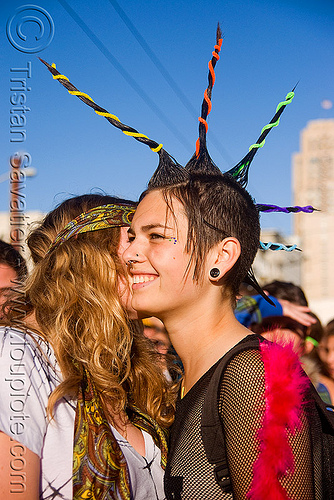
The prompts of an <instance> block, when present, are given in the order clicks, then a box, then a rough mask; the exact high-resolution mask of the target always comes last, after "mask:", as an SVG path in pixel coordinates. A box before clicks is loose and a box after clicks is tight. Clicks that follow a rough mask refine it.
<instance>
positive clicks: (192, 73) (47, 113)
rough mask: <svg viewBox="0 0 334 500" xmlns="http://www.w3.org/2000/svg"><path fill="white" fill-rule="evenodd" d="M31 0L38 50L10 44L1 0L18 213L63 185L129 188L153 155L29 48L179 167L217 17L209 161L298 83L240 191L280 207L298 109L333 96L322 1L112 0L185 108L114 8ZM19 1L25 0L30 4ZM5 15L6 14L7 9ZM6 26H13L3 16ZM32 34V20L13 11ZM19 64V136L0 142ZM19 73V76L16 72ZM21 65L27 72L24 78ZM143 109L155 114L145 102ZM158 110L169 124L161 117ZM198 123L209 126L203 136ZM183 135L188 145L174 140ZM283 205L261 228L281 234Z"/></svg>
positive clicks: (1, 145)
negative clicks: (21, 175) (21, 187)
mask: <svg viewBox="0 0 334 500" xmlns="http://www.w3.org/2000/svg"><path fill="white" fill-rule="evenodd" d="M64 1H65V0H61V1H59V2H58V1H56V0H52V1H51V0H40V1H39V2H38V3H35V4H33V5H35V6H38V7H41V8H42V9H45V10H46V11H47V12H48V13H49V15H50V16H51V18H52V20H53V23H54V37H53V39H52V41H51V43H50V44H49V45H48V47H46V48H45V49H43V50H42V51H41V52H38V53H24V52H21V51H19V50H17V49H16V48H14V47H13V46H12V45H11V44H10V43H9V41H8V38H7V35H6V22H7V20H8V19H10V18H11V17H12V16H13V15H14V14H15V12H16V10H15V9H17V8H20V7H21V6H23V5H25V2H24V1H23V2H22V1H17V0H11V1H9V0H7V1H3V2H2V3H1V7H0V11H1V16H0V18H1V25H0V36H1V47H2V50H1V55H0V61H1V68H2V78H1V82H0V90H1V93H0V96H1V98H0V102H1V109H0V112H1V115H0V116H1V120H0V154H1V164H2V167H1V169H0V174H1V173H3V172H5V171H6V170H7V168H8V167H7V166H8V159H9V157H10V155H11V154H13V153H14V152H15V151H17V150H21V151H22V150H23V151H27V152H28V153H29V154H30V155H31V157H32V165H33V166H34V167H35V168H36V169H37V170H38V174H37V176H36V177H35V178H32V179H27V181H26V188H25V196H26V203H27V209H28V210H34V209H39V210H42V211H48V210H50V209H52V208H53V207H54V206H55V205H56V204H58V203H59V202H61V201H62V200H63V199H65V198H67V197H68V196H69V195H72V194H82V193H85V192H90V191H92V190H93V191H94V190H97V189H102V190H104V191H105V192H107V193H111V194H116V195H119V196H123V197H128V198H131V199H137V198H138V196H139V195H140V193H141V191H142V190H143V189H144V188H145V186H146V183H147V181H148V179H149V177H150V176H151V175H152V173H153V172H154V170H155V168H156V166H157V163H158V155H157V154H156V153H153V152H152V151H151V150H150V149H149V148H148V147H147V146H144V145H142V144H140V143H138V142H137V141H135V140H134V139H132V138H129V137H126V136H125V135H124V134H122V133H121V132H120V131H118V130H116V129H115V128H113V127H112V126H111V125H110V124H109V123H108V122H107V121H106V120H105V119H103V118H101V117H98V116H97V115H96V114H95V113H94V112H93V111H92V110H91V109H90V108H88V107H87V106H85V105H84V104H83V103H82V102H81V101H80V100H79V99H77V98H75V97H73V96H70V95H69V94H68V93H67V91H66V90H65V89H64V88H63V87H62V86H61V85H60V84H59V83H58V82H56V81H54V80H53V79H52V77H51V75H50V74H49V72H48V71H47V70H46V68H45V67H44V66H43V65H42V64H41V63H40V62H39V60H38V59H37V56H40V57H42V58H43V59H45V60H46V61H48V62H49V63H52V62H55V63H56V65H57V69H58V70H59V71H60V72H61V73H63V74H65V75H66V76H68V78H69V79H70V81H71V82H72V83H73V84H74V85H76V86H77V87H78V88H79V89H80V90H81V91H83V92H86V93H88V94H89V95H90V96H91V97H92V98H93V99H94V100H95V101H96V102H97V103H98V104H100V105H101V106H102V107H105V108H106V109H107V110H108V111H110V112H111V113H113V114H115V115H117V116H118V117H119V118H120V119H121V120H122V121H123V122H124V123H126V124H128V125H131V126H133V127H134V128H136V129H137V130H139V131H140V132H142V133H144V134H146V135H148V136H149V137H150V138H152V139H154V140H156V141H157V142H162V143H163V144H164V148H165V149H166V150H167V151H168V152H169V153H171V154H172V155H173V156H174V157H175V158H176V159H177V160H178V161H179V162H180V163H181V164H185V163H186V162H187V161H188V159H189V158H190V156H191V155H192V153H193V150H194V147H195V141H196V139H197V134H198V122H197V117H198V114H199V111H200V105H201V102H202V96H203V91H204V89H205V88H206V85H207V63H208V60H209V58H210V56H211V52H212V49H213V45H214V42H215V29H216V24H217V21H219V22H220V24H221V27H222V31H223V34H224V41H223V47H222V51H221V58H220V61H219V62H218V64H217V66H216V84H215V87H214V91H213V98H212V102H213V108H212V112H211V114H210V117H209V120H208V121H209V133H208V139H209V140H208V147H209V151H210V154H211V156H212V158H213V160H214V161H215V162H216V164H217V165H218V166H219V167H220V168H221V170H223V171H224V170H227V169H229V168H230V167H232V166H233V165H234V164H235V163H237V162H238V161H239V160H240V159H241V158H242V157H243V156H244V154H245V153H246V152H247V150H248V147H249V146H250V145H251V144H253V143H254V142H255V141H256V139H257V137H258V136H259V133H260V131H261V128H262V127H263V125H265V124H266V123H268V121H269V120H270V119H271V118H272V116H273V114H274V112H275V108H276V105H277V104H278V102H279V101H281V100H283V99H284V98H285V96H286V94H287V93H288V92H289V91H290V90H291V89H292V87H293V86H294V85H295V84H296V82H297V81H299V85H298V87H297V89H296V95H295V98H294V100H293V102H292V104H290V105H289V106H288V107H287V108H286V110H285V111H284V113H283V115H282V118H281V123H280V125H279V127H278V128H276V129H274V130H273V131H272V132H271V133H270V134H269V136H268V138H267V141H266V145H265V147H264V148H263V149H262V150H260V151H259V152H258V154H257V155H256V157H255V159H254V161H253V165H252V168H251V173H250V182H249V185H248V189H249V191H250V192H251V194H252V195H253V196H254V197H255V199H256V201H257V202H259V203H274V204H278V205H280V204H281V205H289V204H290V203H291V201H292V193H291V156H292V154H293V153H294V152H296V151H298V150H299V134H300V131H301V130H302V129H303V128H304V127H305V126H306V124H307V122H308V121H309V120H313V119H318V118H333V117H334V111H333V109H334V108H332V109H330V110H324V109H322V108H321V106H320V103H321V101H323V100H324V99H329V100H331V101H334V90H333V81H334V64H333V54H334V5H333V2H332V1H330V0H328V1H326V0H312V1H307V0H300V1H299V0H290V1H285V0H273V1H271V2H268V1H264V0H258V1H253V2H251V1H246V0H224V1H223V0H221V1H220V0H218V1H216V2H208V1H206V0H202V1H201V0H199V1H196V2H190V1H188V0H184V1H182V0H179V1H177V2H176V1H165V2H162V1H160V0H155V1H153V0H147V1H145V2H138V1H135V0H128V1H127V2H125V1H124V0H118V3H119V5H120V6H121V8H122V9H123V11H124V12H125V14H126V15H127V17H128V18H129V19H130V20H131V22H132V23H133V25H134V26H135V28H136V29H137V30H138V32H139V33H140V34H141V35H142V37H143V38H144V39H145V41H146V43H147V44H148V46H149V47H150V49H151V50H152V51H153V52H154V53H155V55H156V56H157V57H158V59H159V61H160V62H161V63H162V64H163V65H164V67H165V68H166V70H167V71H168V72H169V74H170V75H171V76H172V77H173V79H174V80H175V82H176V84H177V85H178V87H179V88H181V89H182V91H183V92H184V94H186V96H187V98H188V100H189V101H190V103H191V104H192V106H193V108H194V112H189V111H188V109H187V108H186V107H185V106H184V105H183V103H182V101H181V100H180V98H179V96H177V95H176V94H175V93H174V92H173V91H172V89H171V88H170V87H169V85H168V84H167V82H166V80H165V79H164V78H163V77H162V75H161V74H160V73H159V71H158V69H157V68H156V66H155V65H154V64H153V63H152V61H151V60H150V58H149V57H148V56H147V54H146V53H145V52H144V50H143V48H142V47H141V46H140V44H139V43H138V41H137V40H136V38H135V37H134V36H133V34H132V33H131V32H130V30H129V29H128V27H127V26H126V24H125V23H124V22H123V20H122V19H121V17H120V16H119V14H118V13H117V12H116V10H115V8H114V7H113V1H112V0H95V1H94V2H92V1H90V2H88V1H80V2H79V1H78V0H66V5H67V6H69V7H67V9H66V8H64ZM29 5H32V4H29ZM69 9H73V11H74V12H75V15H77V16H80V18H81V19H82V21H83V22H84V23H85V25H86V26H88V28H89V29H90V30H91V32H92V33H93V34H94V35H95V36H96V37H97V38H98V42H97V43H101V44H103V47H104V49H102V50H104V51H108V54H109V55H108V57H109V59H112V60H114V61H116V63H115V64H116V65H117V64H121V65H122V66H123V68H125V70H126V71H127V73H128V74H129V75H130V76H131V78H132V79H133V86H136V85H137V86H138V88H139V93H141V94H142V91H144V92H145V93H146V95H148V96H149V98H150V101H151V104H148V102H147V98H143V96H142V95H139V94H138V92H136V90H135V89H134V88H133V86H131V85H130V83H129V81H128V79H127V78H125V77H124V75H123V74H121V73H120V72H119V71H118V69H117V68H116V67H115V65H113V64H112V63H111V62H110V60H108V59H107V58H106V56H105V55H104V54H103V53H102V52H101V51H100V50H99V48H98V47H97V46H96V45H94V43H93V42H92V41H91V39H90V38H89V37H88V36H87V34H86V33H85V32H84V31H83V29H82V28H81V27H80V26H79V25H78V23H77V22H76V21H75V20H74V19H73V18H72V17H71V16H70V15H69V13H68V10H69ZM15 19H16V18H15ZM11 26H12V28H11V29H13V24H12V25H11ZM24 33H25V34H26V36H27V37H28V41H29V37H30V39H31V37H32V36H35V35H36V33H37V24H36V23H32V22H26V23H25V26H24ZM28 63H31V69H32V74H31V78H30V79H29V81H28V79H26V80H27V85H29V87H30V89H31V90H30V91H26V105H27V106H28V107H29V108H30V111H27V112H26V115H25V116H26V125H25V130H26V140H25V142H23V143H13V142H10V138H11V137H13V135H11V133H10V116H11V110H12V109H13V105H12V104H11V103H10V98H11V95H12V94H13V92H11V90H10V89H11V85H12V84H11V82H10V79H11V77H13V74H14V73H13V71H11V70H13V68H23V67H27V64H28ZM19 75H20V76H22V73H20V74H19ZM24 76H26V75H24ZM154 109H155V111H154ZM166 118H167V119H168V124H167V123H166ZM210 133H212V135H213V136H214V138H213V141H211V140H210V137H211V136H210ZM181 135H182V136H183V137H186V140H187V143H186V144H185V141H184V140H183V139H182V138H181ZM7 207H8V182H3V183H1V184H0V210H1V211H4V210H7ZM290 223H291V218H290V216H287V215H276V214H274V215H265V216H262V225H263V227H277V228H278V229H280V230H282V231H285V232H290V230H291V226H290Z"/></svg>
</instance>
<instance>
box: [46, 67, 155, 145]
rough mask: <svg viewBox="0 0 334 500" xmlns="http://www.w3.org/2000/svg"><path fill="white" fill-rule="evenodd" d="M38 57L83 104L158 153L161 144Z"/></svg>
mask: <svg viewBox="0 0 334 500" xmlns="http://www.w3.org/2000/svg"><path fill="white" fill-rule="evenodd" d="M39 59H40V61H41V62H42V63H43V64H45V66H46V67H47V68H48V70H49V71H50V73H52V75H53V78H54V79H55V80H58V81H59V83H61V84H62V85H63V87H65V88H66V89H67V90H68V92H69V93H70V94H71V95H75V96H77V97H78V98H79V99H81V101H82V102H84V103H85V104H87V105H88V106H90V107H91V108H93V109H94V111H95V113H97V114H98V115H100V116H103V117H104V118H106V119H107V120H108V122H109V123H111V124H112V125H113V126H114V127H116V128H118V129H120V130H121V131H122V132H123V134H125V135H129V136H130V137H133V138H134V139H136V140H137V141H139V142H142V143H143V144H146V145H147V146H148V147H149V148H150V149H151V150H152V151H154V152H155V153H159V152H160V151H161V150H162V144H159V143H157V142H155V141H153V140H152V139H149V138H148V137H147V136H146V135H144V134H141V133H140V132H138V130H136V129H134V128H132V127H129V126H128V125H125V124H124V123H122V122H121V121H120V119H119V118H118V117H117V116H115V115H112V114H111V113H109V111H107V110H106V109H104V108H101V106H99V105H98V104H96V103H95V102H94V101H93V99H92V98H91V97H90V96H89V95H88V94H85V93H84V92H80V90H78V89H77V88H76V87H75V86H74V85H73V84H72V83H71V82H70V81H69V79H68V78H67V76H65V75H61V74H60V73H59V71H57V69H56V65H55V64H52V66H50V64H48V63H47V62H46V61H43V59H41V58H39Z"/></svg>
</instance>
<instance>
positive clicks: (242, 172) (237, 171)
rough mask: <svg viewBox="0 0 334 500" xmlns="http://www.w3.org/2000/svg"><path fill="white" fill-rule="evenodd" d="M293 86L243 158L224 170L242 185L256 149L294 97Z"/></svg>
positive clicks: (245, 182) (276, 123)
mask: <svg viewBox="0 0 334 500" xmlns="http://www.w3.org/2000/svg"><path fill="white" fill-rule="evenodd" d="M295 88H296V87H294V88H293V90H292V91H291V92H289V93H288V94H287V96H286V98H285V101H282V102H280V103H279V104H278V106H277V108H276V113H275V115H274V116H273V118H272V119H271V121H270V122H269V123H268V124H267V125H265V126H264V127H263V129H262V130H261V134H260V137H259V138H258V140H257V141H256V143H255V144H252V145H251V146H250V147H249V151H248V153H247V154H246V156H244V157H243V159H242V160H241V161H239V163H237V165H236V166H235V167H233V168H231V170H229V171H228V172H226V173H228V174H230V175H232V176H233V177H234V178H235V179H236V180H237V181H238V182H239V183H240V184H241V185H242V186H244V187H245V186H246V185H247V182H248V171H249V167H250V164H251V162H252V160H253V158H254V156H255V155H256V153H257V151H258V149H259V148H262V147H263V146H264V144H265V138H266V137H267V135H268V134H269V132H270V130H271V129H272V128H274V127H277V126H278V124H279V121H280V116H281V114H282V113H283V111H284V109H285V108H286V106H287V105H288V104H289V103H290V102H291V101H292V99H293V98H294V95H295V94H294V90H295Z"/></svg>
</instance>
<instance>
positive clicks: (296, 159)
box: [292, 119, 334, 322]
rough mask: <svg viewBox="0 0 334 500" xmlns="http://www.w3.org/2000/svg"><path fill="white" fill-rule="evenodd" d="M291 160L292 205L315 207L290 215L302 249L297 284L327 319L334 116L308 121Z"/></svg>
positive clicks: (333, 280)
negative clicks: (312, 211) (299, 280)
mask: <svg viewBox="0 0 334 500" xmlns="http://www.w3.org/2000/svg"><path fill="white" fill-rule="evenodd" d="M292 163H293V192H294V204H295V205H300V206H305V205H312V206H313V207H315V208H316V209H318V210H319V212H314V213H313V214H310V215H304V214H296V215H294V218H293V221H294V233H295V234H296V235H297V236H298V238H299V240H300V245H301V248H302V249H303V254H302V259H301V286H302V288H303V289H304V291H305V294H306V296H307V298H308V300H309V303H310V306H311V308H312V309H313V310H314V312H315V313H316V314H318V315H319V316H320V318H321V319H322V320H323V321H325V322H327V321H328V320H330V319H332V318H334V119H326V120H312V121H310V122H308V124H307V126H306V128H305V129H304V130H302V132H301V140H300V152H299V153H296V154H294V156H293V160H292Z"/></svg>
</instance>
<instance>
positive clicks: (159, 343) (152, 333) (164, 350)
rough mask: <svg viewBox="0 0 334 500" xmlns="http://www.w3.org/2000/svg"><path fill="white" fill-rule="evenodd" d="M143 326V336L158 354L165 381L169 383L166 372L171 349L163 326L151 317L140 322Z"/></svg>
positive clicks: (168, 375)
mask: <svg viewBox="0 0 334 500" xmlns="http://www.w3.org/2000/svg"><path fill="white" fill-rule="evenodd" d="M142 321H143V325H144V335H145V337H146V338H148V339H149V340H150V342H151V343H152V345H153V347H154V349H155V350H156V351H157V353H158V354H159V361H160V364H161V368H162V370H163V373H164V375H165V377H166V379H167V380H168V381H169V382H171V381H172V377H171V375H170V372H169V370H168V361H167V356H168V353H169V352H170V349H171V343H170V340H169V337H168V333H167V330H166V328H165V327H164V324H163V322H162V321H160V319H158V318H155V317H154V316H152V317H151V318H145V319H143V320H142Z"/></svg>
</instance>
